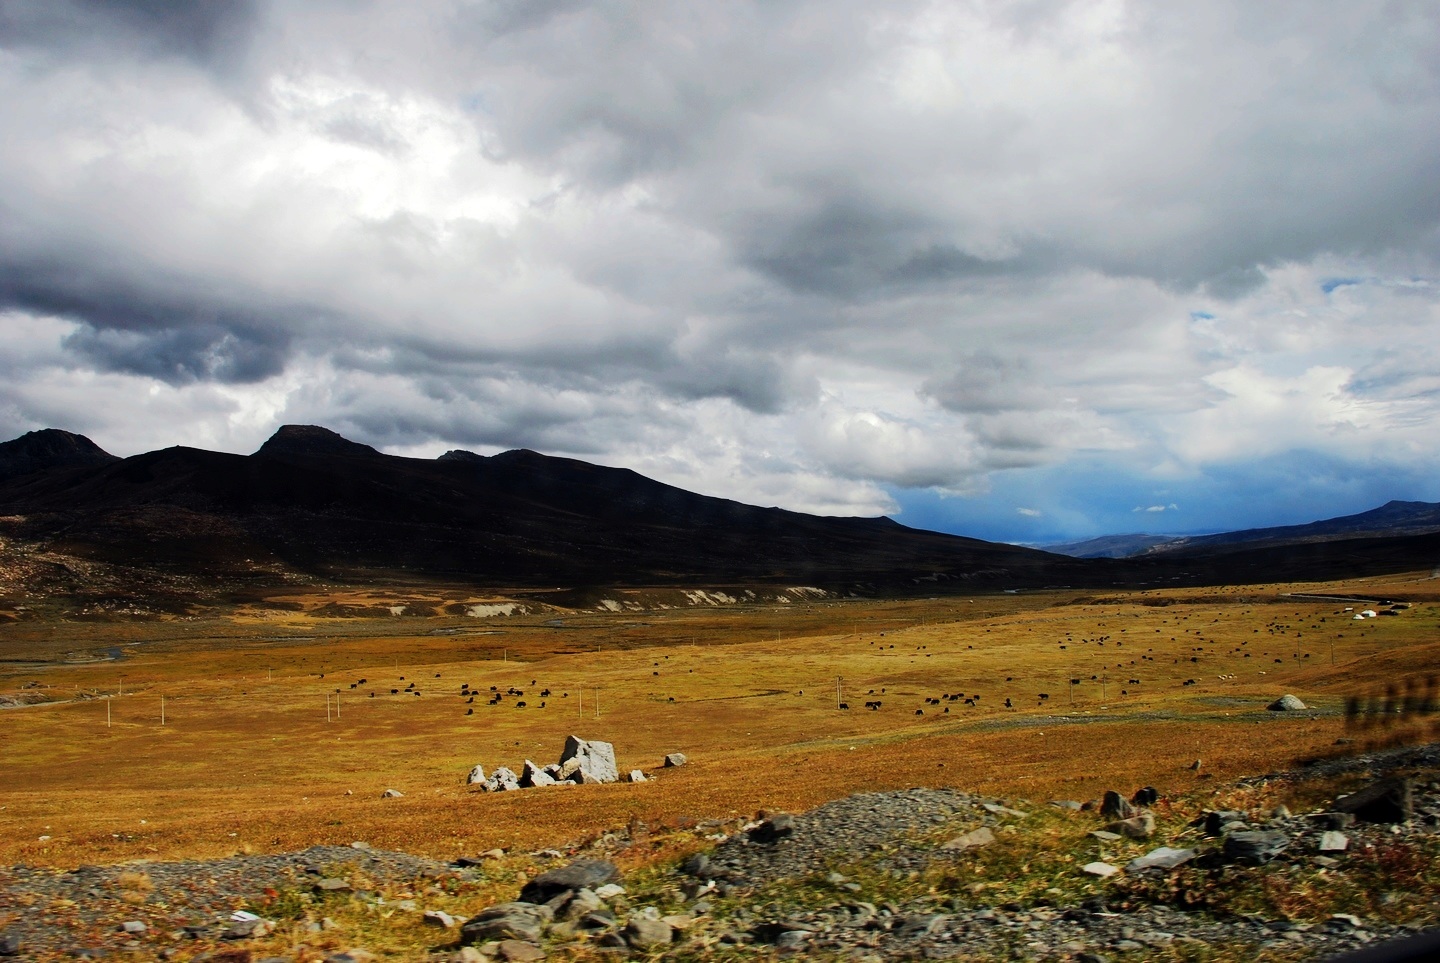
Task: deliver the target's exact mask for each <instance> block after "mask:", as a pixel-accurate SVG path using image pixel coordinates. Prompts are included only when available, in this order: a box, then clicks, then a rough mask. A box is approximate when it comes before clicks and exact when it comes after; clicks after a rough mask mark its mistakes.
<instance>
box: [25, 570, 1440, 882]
mask: <svg viewBox="0 0 1440 963" xmlns="http://www.w3.org/2000/svg"><path fill="white" fill-rule="evenodd" d="M1291 591H1304V592H1311V593H1319V594H1327V593H1333V594H1362V595H1366V596H1382V597H1390V596H1393V597H1397V598H1407V599H1410V600H1412V601H1414V602H1415V604H1414V606H1413V607H1412V608H1411V609H1410V610H1408V611H1406V612H1405V613H1404V614H1402V615H1400V616H1397V617H1386V618H1377V619H1371V620H1366V621H1364V622H1355V621H1353V620H1352V619H1351V618H1350V615H1349V614H1348V613H1344V612H1343V609H1344V607H1345V605H1346V604H1349V603H1342V602H1336V601H1317V600H1306V599H1296V598H1290V597H1287V595H1286V594H1285V593H1287V592H1291ZM508 597H510V598H514V597H515V596H508ZM617 597H619V596H618V595H617ZM493 599H494V597H491V596H487V595H484V594H476V593H473V592H471V593H466V592H459V591H456V592H450V593H445V592H432V593H429V594H426V593H423V592H419V591H414V590H408V589H402V590H397V591H395V592H385V591H378V590H377V591H369V592H365V593H340V594H337V595H323V594H318V593H311V594H310V595H306V596H294V597H287V598H281V599H276V600H274V602H273V603H271V604H268V605H264V606H258V607H257V606H251V607H247V608H245V609H243V610H232V611H224V610H216V611H212V612H208V613H204V614H201V615H199V616H197V617H194V618H189V619H183V620H181V619H176V620H168V621H164V622H146V623H143V624H137V623H127V622H92V623H84V624H77V623H67V622H61V621H55V620H48V621H47V620H44V619H37V620H32V621H29V622H24V623H16V624H10V625H6V626H4V627H3V631H4V633H5V635H3V636H0V657H3V658H5V659H7V660H17V659H20V658H26V659H33V660H34V661H33V662H31V663H29V664H24V663H18V662H15V661H8V662H6V663H0V664H3V665H5V666H6V667H5V668H0V693H6V692H11V691H15V690H18V688H19V687H20V685H22V684H24V683H27V682H37V681H38V682H40V683H41V684H42V686H41V688H42V689H43V690H44V691H48V692H49V693H50V694H51V695H53V696H54V697H56V698H57V699H64V700H66V701H59V702H56V703H53V704H50V705H44V706H37V707H30V708H23V709H12V710H5V711H4V714H3V727H0V744H3V755H4V758H5V760H6V767H7V778H6V779H5V781H4V784H3V786H0V862H4V863H15V862H26V863H31V864H41V865H55V866H62V867H64V866H73V865H76V864H79V863H83V862H102V863H112V862H120V861H125V860H133V859H156V858H171V857H207V856H215V855H223V854H228V853H233V852H236V851H241V850H246V849H248V850H252V851H279V850H287V849H293V848H299V847H303V846H307V845H311V844H315V843H342V844H343V843H348V842H350V841H351V840H357V839H363V840H366V841H368V842H370V843H371V844H372V845H375V846H382V847H394V848H399V849H406V850H409V851H413V852H418V853H424V854H428V855H432V856H436V857H440V858H452V857H454V856H456V855H458V854H461V853H473V852H477V851H482V850H487V849H490V848H492V847H497V846H498V847H507V848H515V849H533V848H538V847H541V846H550V845H557V844H561V843H565V842H569V841H575V840H580V839H584V838H586V837H588V836H591V835H593V834H595V833H596V832H598V831H600V830H603V829H605V828H607V827H614V826H622V825H626V824H628V823H630V822H632V821H633V820H642V821H644V822H647V823H649V824H651V825H657V826H665V825H677V824H680V823H683V822H684V821H685V820H688V819H704V818H710V817H726V816H731V815H735V814H748V813H750V812H753V811H754V810H757V809H761V808H769V809H800V808H805V807H810V806H813V805H817V804H819V803H821V802H824V801H826V800H828V799H832V798H836V797H838V796H841V795H844V794H846V793H848V792H852V791H855V790H858V789H884V788H900V787H907V786H915V785H951V786H957V787H960V788H963V789H967V790H974V791H979V792H984V793H989V794H994V795H1001V796H1024V797H1028V798H1031V799H1044V798H1050V797H1054V796H1063V797H1067V798H1080V799H1083V798H1089V797H1091V796H1094V795H1097V794H1098V793H1100V792H1101V791H1102V790H1104V789H1106V788H1120V789H1122V790H1125V791H1129V790H1130V789H1133V788H1135V787H1138V786H1141V785H1146V784H1153V785H1155V786H1157V787H1159V788H1160V789H1161V790H1162V791H1164V792H1167V793H1176V792H1182V791H1192V790H1203V789H1205V788H1206V787H1207V786H1208V785H1209V784H1210V783H1208V782H1207V781H1206V780H1207V777H1213V778H1214V780H1215V781H1216V783H1217V784H1218V783H1220V782H1224V781H1226V780H1229V779H1231V778H1235V777H1239V776H1243V775H1249V774H1254V773H1256V772H1263V771H1267V770H1271V769H1276V768H1281V767H1284V766H1287V765H1290V764H1291V763H1292V762H1293V761H1294V760H1295V759H1297V758H1300V757H1304V756H1307V755H1313V754H1318V753H1322V752H1325V751H1332V750H1333V746H1334V744H1335V742H1336V740H1337V739H1339V738H1342V737H1345V738H1352V739H1356V740H1357V743H1356V744H1357V745H1359V744H1360V742H1361V741H1363V740H1365V739H1371V738H1380V737H1382V736H1385V737H1389V736H1392V735H1393V734H1394V732H1395V731H1396V730H1395V729H1393V728H1387V729H1384V730H1383V731H1382V730H1381V729H1376V730H1373V731H1367V732H1364V733H1356V732H1354V731H1351V730H1350V729H1348V728H1347V726H1346V722H1345V719H1344V716H1343V711H1342V710H1343V707H1344V701H1345V698H1346V697H1347V696H1349V695H1355V694H1360V695H1368V694H1373V693H1375V692H1378V691H1383V688H1384V686H1385V685H1386V684H1387V683H1389V682H1393V681H1394V680H1395V679H1396V678H1398V677H1403V676H1406V675H1413V676H1420V675H1423V674H1425V673H1427V672H1429V671H1433V668H1432V667H1433V666H1435V665H1437V664H1440V643H1437V642H1436V641H1435V640H1436V639H1437V637H1440V633H1437V632H1436V631H1435V630H1436V628H1437V624H1440V605H1437V583H1436V582H1435V581H1433V580H1429V579H1420V578H1413V577H1412V578H1408V579H1407V578H1397V579H1390V580H1367V581H1365V582H1357V583H1354V584H1332V585H1324V586H1266V587H1245V588H1233V587H1230V588H1215V589H1209V590H1205V591H1197V590H1176V591H1167V592H1133V593H1115V594H1114V596H1113V597H1107V598H1103V599H1096V598H1091V599H1088V600H1086V599H1082V598H1079V597H1077V595H1076V593H1073V592H1071V593H1064V592H1054V593H1033V594H1025V595H1000V596H980V597H975V598H974V599H969V598H964V597H961V598H944V599H931V600H924V599H921V600H907V601H893V602H843V603H840V602H812V603H796V604H791V605H770V606H748V607H738V606H737V607H734V608H730V609H709V608H700V609H696V608H686V609H664V610H653V611H646V612H634V611H622V612H620V613H601V612H596V611H582V612H567V613H564V614H560V615H557V612H556V610H555V609H554V608H553V607H549V608H546V609H545V611H543V612H540V611H538V609H539V607H540V603H538V602H535V603H534V604H535V605H536V607H537V613H536V614H533V615H527V616H513V617H509V618H493V619H473V618H465V617H463V616H461V617H455V616H447V615H433V616H429V617H418V616H409V615H407V616H401V617H389V616H381V617H374V618H357V619H344V618H334V617H329V616H326V615H324V614H323V612H322V611H321V610H324V611H334V606H341V607H343V606H353V607H355V608H368V609H374V608H377V607H378V608H381V609H388V607H389V606H390V605H398V604H406V605H411V606H416V607H420V606H421V605H422V603H423V605H426V606H430V607H431V608H432V610H433V611H436V612H441V611H444V608H445V606H446V605H451V604H455V603H457V602H467V601H475V602H483V601H493ZM641 599H642V596H641V595H640V594H638V593H636V594H635V595H634V596H633V597H632V598H630V599H628V601H632V602H634V601H637V600H641ZM530 601H531V602H534V600H533V599H532V600H530ZM622 601H625V600H624V599H622ZM327 607H329V608H327ZM1358 607H1359V606H1357V608H1358ZM556 618H560V619H561V620H562V623H563V624H554V623H553V621H552V620H554V619H556ZM1332 647H1333V655H1332ZM113 648H118V649H119V650H120V652H121V653H123V655H124V658H123V661H118V662H115V661H104V662H89V663H76V662H67V661H63V658H64V656H63V654H64V653H70V657H72V658H73V657H75V656H76V655H77V654H82V653H89V654H96V653H99V654H104V653H106V652H107V651H108V650H110V649H113ZM1332 658H1333V661H1332ZM1192 660H1193V661H1192ZM322 674H323V677H322ZM437 674H438V676H439V677H438V678H437V677H436V676H437ZM401 677H403V679H404V681H401ZM837 677H841V678H842V679H843V683H842V684H843V692H844V696H845V698H846V699H847V700H848V701H849V703H850V704H851V705H852V706H854V708H853V709H851V710H849V711H841V710H837V709H836V707H835V702H836V679H837ZM360 678H365V679H367V680H368V681H367V682H366V683H365V684H364V685H361V686H359V687H358V688H356V689H353V690H352V689H351V688H350V687H349V686H350V683H352V682H355V681H356V680H358V679H360ZM1131 678H1139V679H1141V680H1142V681H1141V683H1140V684H1138V685H1134V684H1131V683H1129V682H1128V680H1129V679H1131ZM1071 679H1079V680H1080V683H1079V684H1078V685H1071V684H1070V681H1069V680H1071ZM1188 679H1194V680H1196V683H1195V684H1193V685H1185V684H1184V683H1185V681H1186V680H1188ZM412 682H413V683H416V685H417V686H418V688H419V689H420V690H421V691H422V692H423V695H422V696H419V697H415V696H407V695H403V694H401V695H391V692H390V690H391V689H401V690H403V689H404V688H405V687H406V686H407V685H408V684H409V683H412ZM462 683H469V684H471V685H472V686H473V687H476V688H479V689H481V690H482V691H488V690H489V688H490V687H491V686H498V687H499V688H500V689H502V690H504V689H506V688H508V687H511V686H514V687H516V688H519V689H524V690H525V692H526V695H525V697H524V698H525V701H527V703H529V705H528V707H527V708H525V709H517V708H515V707H514V702H515V701H517V700H516V699H514V698H509V699H507V700H506V704H505V705H501V706H487V705H484V702H485V699H484V698H483V697H482V698H477V699H476V701H475V704H474V705H473V706H472V705H467V704H466V703H465V700H464V699H462V698H461V697H460V696H459V694H458V693H459V691H460V686H461V684H462ZM122 685H123V695H121V694H120V687H121V686H122ZM544 687H549V688H550V689H551V690H552V695H551V696H550V697H547V698H545V699H544V701H545V702H546V706H545V708H544V709H540V708H538V703H539V702H540V701H541V700H540V698H539V696H538V690H539V689H541V688H544ZM337 688H338V689H339V690H340V692H339V710H338V716H339V717H338V718H335V714H336V710H335V701H334V700H335V695H336V693H335V690H336V689H337ZM872 689H873V690H875V693H876V694H875V695H873V696H872V695H869V691H870V690H872ZM882 690H883V694H881V693H882ZM372 691H373V692H375V693H376V695H375V697H374V698H371V697H370V695H369V693H370V692H372ZM1122 691H1123V694H1122ZM86 692H93V693H96V694H98V695H102V696H104V695H112V696H115V697H114V698H111V699H105V698H97V699H93V700H91V701H73V699H74V697H75V696H76V695H77V694H78V693H86ZM957 692H958V693H964V694H965V695H966V696H971V695H974V694H975V693H979V694H980V696H981V698H980V701H979V704H978V705H977V706H975V707H966V706H964V704H963V702H947V703H946V704H945V705H947V706H948V707H949V708H950V712H949V713H948V714H947V713H945V712H944V711H943V710H944V707H943V706H942V707H937V706H934V705H930V704H926V703H925V702H924V700H925V699H926V698H927V697H934V696H940V695H942V694H946V693H952V694H953V693H957ZM1041 692H1047V693H1049V694H1050V698H1049V700H1048V701H1046V702H1045V703H1044V704H1043V705H1042V704H1040V700H1039V699H1038V694H1039V693H1041ZM1282 692H1294V693H1295V694H1297V695H1299V696H1300V697H1301V698H1303V699H1304V700H1305V701H1306V702H1307V703H1308V704H1310V705H1311V706H1312V708H1313V709H1314V710H1315V711H1314V712H1311V713H1301V714H1295V715H1284V716H1282V715H1280V714H1277V713H1269V712H1266V711H1265V710H1264V706H1265V704H1266V703H1267V702H1269V701H1270V700H1271V699H1273V698H1275V697H1276V696H1278V695H1279V694H1281V693H1282ZM562 693H567V694H565V695H562ZM1007 697H1009V698H1011V699H1012V701H1013V705H1014V708H1012V709H1006V708H1005V707H1004V705H1003V703H1004V700H1005V699H1006V698H1007ZM162 698H163V699H164V711H165V724H164V725H163V726H162V725H161V720H160V713H161V700H162ZM876 698H878V699H880V700H882V701H883V703H884V706H883V708H882V709H881V710H880V711H878V712H871V711H866V710H865V709H863V708H862V704H863V703H864V702H865V701H866V700H867V699H876ZM1072 699H1073V705H1072ZM327 700H328V701H329V702H330V707H329V711H330V714H331V719H330V721H327V718H326V715H327ZM582 700H583V701H582ZM672 700H673V701H672ZM597 702H598V706H597ZM107 708H108V711H109V718H110V722H109V725H108V726H107V723H106V713H107ZM471 708H473V709H474V710H475V711H474V714H473V715H466V710H467V709H471ZM597 708H598V715H597ZM917 709H920V710H923V711H924V713H925V714H924V715H923V716H921V715H916V714H915V711H916V710H917ZM1428 725H1429V720H1419V721H1417V722H1414V723H1412V727H1414V728H1416V733H1415V734H1416V735H1420V734H1423V732H1422V730H1424V729H1425V727H1426V726H1428ZM572 732H573V733H576V734H578V735H581V736H585V737H589V738H598V739H605V740H608V741H611V742H613V743H614V744H615V746H616V750H617V754H618V757H619V761H620V764H621V767H622V769H630V768H643V769H646V770H654V769H656V768H657V767H658V765H659V762H660V759H661V757H662V756H663V755H664V754H665V753H666V752H670V751H674V750H683V751H684V752H686V753H687V754H688V755H689V756H690V758H691V760H692V763H691V765H688V766H686V767H684V768H681V769H675V770H665V771H662V772H660V773H659V774H658V778H656V779H655V780H654V781H652V782H649V783H645V784H639V785H610V786H595V787H574V788H565V789H555V790H548V791H536V792H526V793H512V794H502V795H486V794H483V793H479V792H476V791H474V790H471V789H467V788H466V787H464V786H462V785H461V780H462V778H463V776H464V774H465V773H466V772H467V771H468V770H469V768H470V767H471V766H472V765H474V764H475V763H476V762H480V763H483V764H484V765H485V766H486V768H487V770H489V769H491V768H493V767H495V766H497V765H508V766H511V767H512V768H516V769H518V767H519V765H520V764H521V762H522V761H523V760H524V759H525V758H532V759H535V760H536V761H537V762H540V763H544V762H549V761H553V760H554V759H555V758H556V756H557V755H558V753H559V750H560V747H561V745H562V743H563V741H564V738H565V736H566V735H567V734H570V733H572ZM1197 758H1198V759H1201V760H1202V767H1201V769H1200V770H1199V772H1198V773H1197V772H1195V771H1192V770H1191V769H1190V768H1189V766H1190V764H1191V763H1192V762H1193V761H1194V760H1196V759H1197ZM390 787H393V788H396V789H399V790H401V791H403V792H404V793H405V794H406V795H405V797H404V798H403V799H393V800H382V799H381V798H380V794H381V792H382V791H383V790H384V789H386V788H390ZM42 837H46V838H42ZM137 892H139V891H138V890H137Z"/></svg>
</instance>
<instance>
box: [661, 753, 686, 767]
mask: <svg viewBox="0 0 1440 963" xmlns="http://www.w3.org/2000/svg"><path fill="white" fill-rule="evenodd" d="M688 761H689V760H687V759H686V758H685V753H683V752H672V753H669V754H668V755H666V756H665V768H666V769H673V768H675V767H676V766H683V765H685V763H686V762H688Z"/></svg>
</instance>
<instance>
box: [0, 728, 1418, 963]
mask: <svg viewBox="0 0 1440 963" xmlns="http://www.w3.org/2000/svg"><path fill="white" fill-rule="evenodd" d="M1317 778H1320V779H1329V780H1334V779H1345V780H1348V781H1347V783H1346V785H1347V786H1348V791H1347V792H1345V793H1344V794H1343V795H1339V796H1338V797H1335V798H1331V799H1329V800H1328V801H1326V802H1324V803H1322V804H1321V805H1319V806H1318V807H1313V808H1310V809H1308V810H1307V811H1298V812H1292V811H1290V809H1289V808H1288V807H1286V806H1284V805H1279V806H1275V805H1271V804H1270V803H1269V802H1267V803H1265V805H1263V806H1259V807H1248V808H1247V807H1243V806H1242V805H1235V806H1234V808H1228V807H1227V808H1215V809H1211V810H1208V811H1200V812H1194V813H1191V812H1184V811H1182V810H1181V809H1179V808H1177V807H1173V806H1171V805H1170V804H1169V803H1168V802H1167V800H1165V799H1164V798H1163V796H1161V795H1160V794H1159V793H1157V792H1154V791H1152V790H1148V789H1142V790H1140V791H1139V792H1136V793H1134V794H1132V795H1131V796H1129V797H1128V798H1127V797H1125V796H1122V795H1120V794H1119V793H1111V794H1107V796H1106V797H1105V798H1104V799H1101V800H1093V801H1090V802H1088V803H1081V802H1078V801H1068V800H1055V801H1051V802H1046V803H1040V804H1036V803H1027V802H1022V801H1015V800H995V799H985V798H980V797H977V796H972V795H967V794H965V793H962V792H956V791H953V790H949V789H923V788H922V789H911V790H907V791H901V792H892V793H866V794H859V795H855V796H851V797H849V798H846V799H842V800H838V801H836V802H832V803H829V804H827V805H825V806H821V807H820V808H818V809H816V810H814V811H812V812H808V813H803V814H771V815H769V816H768V817H766V818H764V819H757V820H753V821H749V822H746V823H719V822H712V823H700V824H697V825H693V826H689V827H686V828H685V829H683V830H673V829H672V830H669V831H666V832H665V833H663V834H662V833H658V832H655V833H652V832H649V831H647V830H646V829H645V828H644V827H642V826H638V825H636V826H632V827H630V828H629V829H627V830H626V831H623V832H614V833H607V834H605V835H603V836H601V837H599V838H598V839H596V840H592V841H590V842H589V843H588V844H586V845H585V846H583V847H573V848H571V849H570V850H568V851H566V852H560V851H547V852H544V853H537V854H525V855H523V856H522V855H517V854H503V853H500V852H498V851H495V852H492V853H488V854H484V855H483V856H477V857H475V858H471V859H462V860H459V861H457V862H455V863H453V864H444V863H439V862H434V861H431V860H428V859H422V858H419V857H414V856H410V855H407V854H404V853H396V852H381V851H376V850H372V849H370V848H368V847H366V846H365V845H364V844H363V843H357V844H355V845H354V846H353V847H350V848H346V847H317V848H314V849H309V850H305V851H304V852H299V853H290V854H284V855H274V856H237V857H233V858H230V859H223V860H217V861H212V862H205V863H147V864H134V865H128V866H114V867H94V866H88V867H81V868H79V869H77V870H74V871H71V872H58V871H54V870H48V869H34V868H25V867H15V868H12V869H8V870H0V956H12V957H13V956H22V957H24V958H26V959H47V958H56V959H59V958H77V957H79V958H100V957H106V956H117V955H118V956H120V957H122V958H138V959H154V958H160V959H167V960H181V961H184V960H210V961H212V963H253V961H261V960H266V961H275V963H278V961H282V960H283V961H290V963H313V961H328V963H352V961H364V960H368V959H373V958H376V957H379V956H384V957H387V958H391V959H416V960H436V961H441V960H444V961H450V960H457V961H476V963H478V961H482V960H489V959H497V960H507V961H515V960H539V959H543V958H546V957H547V956H548V957H552V958H558V959H573V958H587V957H594V956H596V955H604V956H607V957H613V958H624V957H630V956H634V957H645V958H655V957H662V958H697V957H715V956H720V957H733V958H768V957H772V956H776V955H781V956H783V955H791V954H804V955H806V956H807V957H808V956H816V957H820V958H826V957H832V958H845V959H897V958H898V959H905V958H911V959H921V958H924V959H948V958H958V959H967V960H971V959H973V960H984V959H1033V960H1076V961H1088V963H1094V961H1099V960H1113V961H1120V960H1167V959H1173V960H1182V959H1197V958H1203V959H1212V960H1224V959H1234V960H1249V959H1276V960H1282V959H1283V960H1292V959H1293V960H1299V959H1325V958H1328V957H1331V956H1335V955H1338V954H1342V953H1345V952H1347V951H1350V950H1354V949H1358V948H1361V947H1365V946H1370V945H1374V944H1377V943H1380V942H1383V941H1386V940H1391V939H1396V938H1401V937H1407V936H1413V935H1415V934H1417V933H1420V932H1423V931H1424V930H1426V929H1427V928H1429V927H1435V926H1436V925H1437V923H1440V920H1437V918H1436V917H1437V913H1440V910H1437V898H1436V897H1437V894H1440V869H1437V860H1436V856H1437V854H1440V746H1429V747H1424V748H1421V749H1410V750H1399V751H1391V752H1388V753H1384V754H1377V755H1374V756H1369V757H1364V758H1359V759H1351V760H1345V761H1343V762H1336V763H1330V764H1326V765H1324V766H1316V767H1313V768H1312V769H1311V770H1310V771H1309V772H1306V773H1291V774H1278V775H1274V776H1269V777H1263V778H1261V779H1257V780H1252V781H1251V784H1250V785H1249V786H1240V787H1233V788H1232V789H1231V790H1229V791H1227V792H1225V793H1220V794H1218V795H1217V797H1216V798H1217V799H1221V800H1239V801H1241V802H1243V801H1244V800H1245V799H1247V798H1250V799H1260V798H1262V797H1264V796H1265V795H1266V794H1265V793H1264V792H1261V789H1262V788H1264V787H1266V786H1269V787H1270V788H1272V789H1273V788H1274V787H1276V786H1281V787H1285V786H1291V785H1293V787H1294V788H1296V789H1297V790H1298V789H1302V788H1303V787H1304V785H1305V784H1306V781H1307V780H1309V781H1313V780H1315V779H1317ZM1302 795H1303V794H1302ZM662 850H663V851H673V852H674V855H673V856H672V857H671V858H668V859H666V858H658V859H657V860H656V861H654V862H652V863H651V864H649V865H645V866H644V868H642V869H636V870H632V871H631V872H630V873H629V874H627V875H622V874H621V873H620V871H619V870H618V869H617V868H616V862H617V861H619V862H625V863H627V864H635V865H644V861H643V860H635V859H631V858H628V857H631V856H635V855H637V854H639V853H642V852H653V851H662ZM492 896H494V897H495V898H491V897H492ZM507 896H508V897H509V898H506V897H507Z"/></svg>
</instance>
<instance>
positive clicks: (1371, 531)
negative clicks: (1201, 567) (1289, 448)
mask: <svg viewBox="0 0 1440 963" xmlns="http://www.w3.org/2000/svg"><path fill="white" fill-rule="evenodd" d="M1430 532H1440V503H1434V502H1413V501H1412V502H1407V501H1390V502H1386V503H1385V504H1384V505H1381V506H1380V507H1379V508H1372V509H1370V510H1369V511H1365V512H1360V513H1358V514H1355V515H1342V516H1339V517H1337V518H1326V519H1321V520H1319V521H1315V522H1306V523H1304V524H1301V525H1279V526H1273V527H1269V528H1247V529H1242V530H1239V531H1233V532H1216V533H1213V534H1208V535H1142V534H1134V535H1102V536H1100V537H1098V538H1090V539H1085V540H1084V541H1078V542H1065V543H1062V544H1057V545H1046V546H1043V547H1044V550H1045V551H1047V552H1056V553H1057V554H1060V555H1070V556H1073V557H1075V558H1133V557H1135V556H1137V555H1142V554H1148V555H1163V554H1182V555H1183V554H1187V553H1194V552H1197V551H1198V552H1207V551H1211V550H1217V549H1224V548H1225V547H1226V546H1234V545H1249V546H1252V547H1254V546H1259V545H1262V544H1280V545H1288V544H1294V543H1298V542H1313V541H1324V540H1329V539H1343V538H1365V537H1369V538H1384V537H1396V536H1401V535H1424V534H1427V533H1430Z"/></svg>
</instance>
